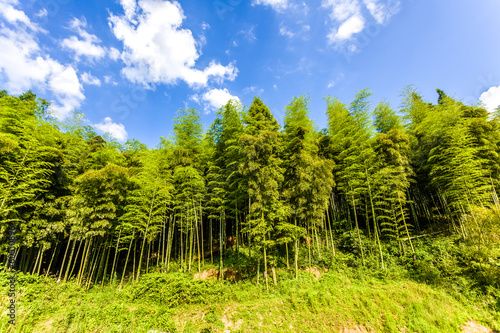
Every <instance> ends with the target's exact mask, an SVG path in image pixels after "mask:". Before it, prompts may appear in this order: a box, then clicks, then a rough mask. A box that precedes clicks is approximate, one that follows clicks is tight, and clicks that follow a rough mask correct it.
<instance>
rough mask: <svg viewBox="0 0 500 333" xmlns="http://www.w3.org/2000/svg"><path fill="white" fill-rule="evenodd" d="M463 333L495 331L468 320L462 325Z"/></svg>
mask: <svg viewBox="0 0 500 333" xmlns="http://www.w3.org/2000/svg"><path fill="white" fill-rule="evenodd" d="M460 330H461V331H462V332H463V333H493V331H492V330H490V329H489V328H488V327H486V326H483V325H481V324H478V323H476V322H475V321H473V320H470V321H468V322H467V323H466V324H465V325H463V326H460Z"/></svg>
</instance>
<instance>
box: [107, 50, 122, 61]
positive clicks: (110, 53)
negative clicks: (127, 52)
mask: <svg viewBox="0 0 500 333" xmlns="http://www.w3.org/2000/svg"><path fill="white" fill-rule="evenodd" d="M120 55H121V53H120V51H118V50H117V49H116V48H114V47H110V48H109V50H108V57H109V58H110V59H111V60H118V58H120Z"/></svg>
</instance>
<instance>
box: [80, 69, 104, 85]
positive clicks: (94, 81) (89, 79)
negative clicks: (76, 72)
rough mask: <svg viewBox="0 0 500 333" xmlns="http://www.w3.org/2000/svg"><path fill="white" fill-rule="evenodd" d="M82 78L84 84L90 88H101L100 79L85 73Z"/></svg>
mask: <svg viewBox="0 0 500 333" xmlns="http://www.w3.org/2000/svg"><path fill="white" fill-rule="evenodd" d="M80 78H81V79H82V82H83V83H86V84H88V85H90V86H99V87H100V86H101V80H99V78H97V77H95V76H93V75H92V74H90V73H88V72H84V73H83V74H82V75H81V76H80Z"/></svg>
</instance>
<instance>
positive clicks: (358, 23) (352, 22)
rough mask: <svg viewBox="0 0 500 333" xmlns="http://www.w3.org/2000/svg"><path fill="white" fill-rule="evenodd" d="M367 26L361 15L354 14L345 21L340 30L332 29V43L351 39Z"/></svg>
mask: <svg viewBox="0 0 500 333" xmlns="http://www.w3.org/2000/svg"><path fill="white" fill-rule="evenodd" d="M364 27H365V20H364V18H363V17H362V16H361V15H353V16H351V17H350V18H349V19H347V20H346V21H344V22H343V23H342V24H341V25H340V27H339V28H338V30H332V31H331V32H330V34H328V41H329V42H330V44H334V43H338V42H343V41H345V40H349V39H351V37H352V36H353V35H354V34H357V33H359V32H361V31H362V30H363V29H364Z"/></svg>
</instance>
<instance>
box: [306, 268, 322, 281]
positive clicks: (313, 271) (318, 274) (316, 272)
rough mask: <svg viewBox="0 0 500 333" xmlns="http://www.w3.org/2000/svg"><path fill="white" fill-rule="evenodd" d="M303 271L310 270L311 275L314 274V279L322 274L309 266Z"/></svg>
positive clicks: (317, 278)
mask: <svg viewBox="0 0 500 333" xmlns="http://www.w3.org/2000/svg"><path fill="white" fill-rule="evenodd" d="M304 272H306V273H309V272H310V273H311V275H312V276H314V278H315V279H316V281H317V280H319V279H320V278H321V277H322V276H323V274H322V273H321V271H320V270H319V269H318V268H316V267H310V268H307V269H304Z"/></svg>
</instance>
